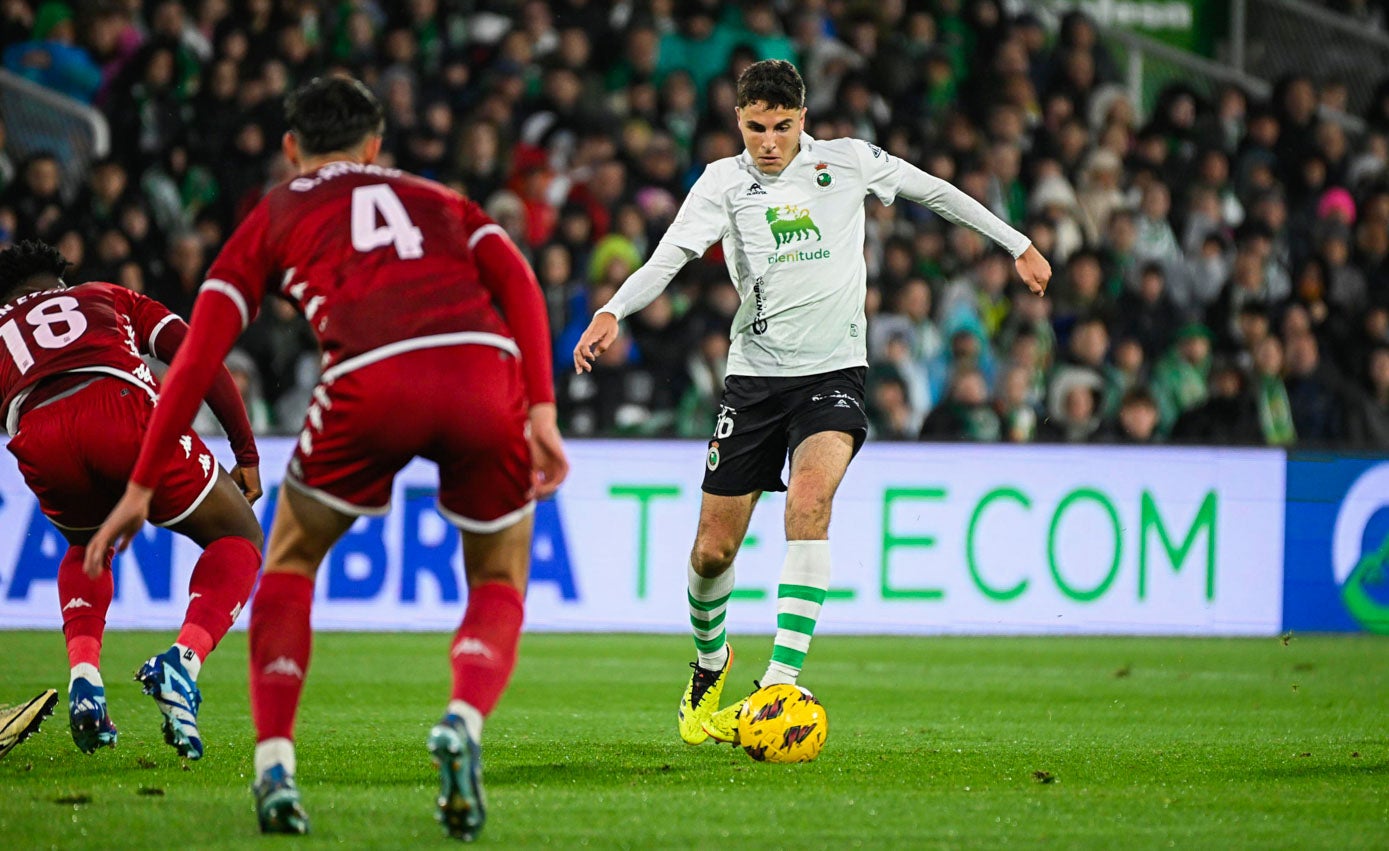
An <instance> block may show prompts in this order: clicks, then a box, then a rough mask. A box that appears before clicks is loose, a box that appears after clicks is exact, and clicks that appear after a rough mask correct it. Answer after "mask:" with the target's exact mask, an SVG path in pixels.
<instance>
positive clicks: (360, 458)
mask: <svg viewBox="0 0 1389 851" xmlns="http://www.w3.org/2000/svg"><path fill="white" fill-rule="evenodd" d="M526 422H527V405H526V400H525V392H524V389H523V387H522V381H521V366H520V363H519V362H518V361H517V359H516V358H515V357H513V356H512V355H511V353H510V352H507V351H505V350H503V349H500V348H496V347H494V346H489V345H479V344H464V345H452V346H439V347H433V348H427V349H416V350H414V351H409V352H404V353H402V354H397V355H392V356H390V357H386V358H384V359H382V360H378V361H375V362H371V363H367V364H366V365H364V366H360V367H358V368H356V369H353V370H351V371H350V372H347V373H345V374H342V375H338V376H336V377H330V378H328V379H327V380H325V381H324V382H322V383H320V384H319V385H318V387H317V389H315V390H314V398H313V402H312V403H311V404H310V406H309V413H308V417H307V418H306V421H305V423H304V430H303V431H302V432H300V435H299V446H298V448H297V449H295V452H294V457H293V458H292V459H290V462H289V474H288V475H287V476H286V479H285V481H286V482H287V483H289V484H290V485H292V486H294V487H295V488H296V489H298V490H299V491H301V492H303V493H305V494H307V495H308V496H310V497H313V498H314V499H317V500H319V501H320V502H322V503H324V504H325V505H328V506H329V507H331V508H334V509H337V510H338V511H341V512H343V513H345V514H385V513H386V512H387V511H388V510H389V508H390V501H391V486H392V484H393V483H394V481H395V474H396V473H397V472H399V471H400V469H401V468H402V467H404V466H405V465H406V464H408V463H409V462H410V460H411V459H412V458H415V457H416V456H418V457H421V458H427V459H429V460H430V461H434V462H435V463H437V464H438V465H439V512H440V513H441V514H443V515H444V517H445V518H447V519H448V520H449V522H451V523H453V524H454V525H455V526H458V527H459V528H460V529H463V530H464V531H467V532H480V533H486V532H495V531H498V530H500V529H505V528H506V527H508V526H510V525H512V524H514V523H516V522H517V521H519V520H521V519H522V518H523V517H524V516H525V515H526V514H528V513H529V512H530V511H531V510H532V509H533V508H534V507H535V503H534V500H533V496H532V493H531V457H530V445H529V444H528V443H527V442H526Z"/></svg>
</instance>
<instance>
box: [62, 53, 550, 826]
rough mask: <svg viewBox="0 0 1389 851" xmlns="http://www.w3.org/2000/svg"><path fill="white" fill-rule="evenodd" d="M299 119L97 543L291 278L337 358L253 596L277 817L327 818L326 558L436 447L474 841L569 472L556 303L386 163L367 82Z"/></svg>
mask: <svg viewBox="0 0 1389 851" xmlns="http://www.w3.org/2000/svg"><path fill="white" fill-rule="evenodd" d="M286 119H287V123H288V126H289V128H290V129H289V132H288V133H286V134H285V137H284V150H285V153H286V155H287V156H288V157H289V159H290V160H291V161H292V162H293V163H295V165H296V167H297V169H298V172H299V176H298V177H297V178H295V179H292V180H290V181H288V182H287V183H284V184H282V185H280V186H278V187H276V188H275V189H273V190H271V191H270V192H269V193H268V194H267V195H266V197H265V198H264V199H262V200H261V202H260V204H259V205H258V206H257V207H256V208H255V209H254V210H253V211H252V212H251V213H250V214H249V216H248V217H247V218H246V220H245V221H243V222H242V223H241V225H240V226H238V227H237V229H236V231H235V232H234V233H233V234H232V235H231V237H230V239H228V241H227V244H226V246H225V247H224V248H223V249H222V252H221V254H220V255H219V256H218V257H217V260H216V261H215V262H214V263H213V264H212V268H211V269H210V270H209V272H208V277H207V280H206V282H205V283H204V284H203V287H202V291H201V292H200V294H199V296H198V299H197V302H196V304H195V306H194V309H193V320H192V329H191V331H190V332H189V344H188V346H187V351H186V353H185V354H184V355H182V356H180V357H179V358H178V360H176V361H175V362H174V365H173V368H172V369H171V370H170V372H169V375H168V377H167V378H166V379H165V382H164V391H163V394H162V395H161V397H160V402H159V408H158V410H157V411H156V413H155V417H154V421H153V423H152V424H151V426H150V429H149V432H148V433H147V435H146V437H145V445H144V447H143V449H142V450H141V453H140V460H139V462H138V463H137V464H136V466H135V471H134V473H133V474H132V475H131V482H130V486H129V488H128V489H127V491H126V495H125V497H123V498H122V500H121V502H120V504H119V505H118V506H117V507H116V509H115V511H114V512H113V513H112V515H111V517H110V518H109V519H108V520H107V522H106V524H105V525H104V526H103V527H102V529H101V531H100V532H99V533H98V535H97V538H96V543H98V544H100V545H102V546H105V545H108V544H113V543H114V544H116V545H118V546H121V547H123V546H124V545H125V544H126V543H127V542H128V541H129V539H130V535H131V534H132V533H133V530H134V529H135V528H136V527H137V526H138V524H139V522H140V521H141V520H142V519H143V517H144V515H145V512H146V510H147V507H148V505H149V499H150V493H151V492H152V489H153V488H154V487H155V486H156V485H157V484H158V482H159V478H160V477H159V470H158V468H157V466H156V464H155V463H154V462H155V459H157V458H160V457H163V456H165V455H167V453H168V452H169V450H170V447H171V446H173V442H174V441H175V440H176V438H177V435H178V434H179V433H180V431H181V430H182V429H183V428H185V427H186V425H187V423H188V422H189V421H190V420H191V419H192V417H193V413H194V410H195V408H196V407H197V405H196V401H197V399H198V397H199V395H200V393H201V392H202V390H203V388H204V387H206V386H207V385H208V382H209V381H210V380H211V377H212V374H213V372H214V371H215V369H216V366H217V364H219V363H220V362H221V360H222V358H223V357H224V355H225V354H226V352H227V350H228V349H229V348H230V347H231V345H232V343H233V341H234V340H235V339H236V337H237V336H238V335H239V334H240V333H241V331H242V330H243V329H244V328H245V327H246V325H247V324H248V323H249V322H250V321H251V319H252V318H253V317H254V315H255V312H256V310H257V308H258V307H259V306H260V303H261V299H262V298H263V297H264V295H265V293H266V291H267V287H268V286H272V285H273V286H275V287H277V288H278V290H279V291H280V292H281V293H283V294H284V295H286V296H287V297H289V298H290V299H292V300H293V301H294V302H295V303H297V304H298V305H299V306H300V308H301V309H302V310H303V312H304V316H305V317H307V319H308V321H309V323H310V325H311V326H312V327H313V330H314V333H315V334H316V335H317V337H318V340H319V345H320V348H321V349H322V354H323V358H322V360H323V374H322V379H321V382H320V384H319V386H318V387H317V389H315V391H314V394H313V403H312V404H311V406H310V408H309V412H308V416H307V417H306V421H305V424H304V428H303V431H302V433H301V434H300V436H299V446H298V447H297V449H296V451H295V454H294V457H293V459H292V460H291V461H290V465H289V470H288V473H287V475H286V478H285V482H286V485H287V486H286V487H285V488H284V490H283V491H282V493H281V500H280V503H279V507H278V509H277V511H276V514H275V521H274V525H273V526H272V527H271V531H270V545H269V548H268V551H267V556H266V564H265V574H264V577H263V578H262V579H261V583H260V587H259V589H258V590H257V591H256V595H255V602H254V604H253V605H252V607H251V635H250V642H251V672H250V673H251V711H252V715H253V717H254V721H255V726H256V739H257V745H256V757H255V771H256V778H257V779H256V783H255V793H256V809H257V815H258V817H259V819H260V826H261V830H262V831H265V832H274V833H303V832H306V831H307V830H308V821H307V818H306V816H305V814H304V811H303V808H302V806H301V804H300V800H299V793H298V790H297V788H296V787H295V785H294V782H293V777H294V773H295V758H294V746H293V744H292V739H293V728H294V716H295V711H296V709H297V707H298V704H299V696H300V692H301V690H302V688H303V684H304V674H305V672H306V671H307V669H308V665H309V643H310V629H309V609H310V606H311V604H312V601H313V584H314V576H315V575H316V572H317V570H318V566H319V563H320V562H321V561H322V559H323V557H324V556H325V555H326V554H327V552H328V550H329V548H330V547H331V546H332V545H333V543H334V542H335V541H336V540H337V539H338V537H339V536H340V535H342V533H343V532H345V531H347V529H348V527H350V526H351V525H352V523H353V522H354V521H355V520H356V519H357V518H358V517H359V516H361V515H364V514H382V513H384V512H385V511H387V509H388V508H389V502H390V495H391V485H392V481H393V479H394V476H395V473H396V472H397V471H398V470H400V468H401V467H403V466H404V465H405V464H406V463H407V462H409V461H410V459H411V458H413V457H415V456H421V457H424V458H428V459H431V460H433V461H436V462H438V464H439V510H440V512H441V513H442V514H443V515H444V517H446V518H447V519H448V520H449V521H450V522H452V523H453V524H454V525H456V526H457V527H458V528H459V529H460V530H461V531H462V533H463V562H464V569H465V572H466V574H467V581H468V603H467V609H466V611H465V612H464V615H463V622H462V625H461V626H460V627H459V629H458V632H457V634H456V635H455V636H454V640H453V644H452V645H451V652H450V660H451V664H452V668H453V690H452V694H451V700H450V701H449V703H448V708H447V710H446V712H445V714H444V718H443V720H442V721H441V722H440V723H439V724H438V725H437V726H436V727H434V729H433V730H432V731H431V732H430V735H429V740H428V746H429V749H430V751H431V752H432V754H433V756H434V758H435V760H436V761H437V762H438V763H439V766H440V770H439V774H440V786H441V789H440V795H439V800H438V804H439V813H438V816H439V819H440V821H442V822H443V823H444V825H445V827H446V828H447V830H448V832H449V834H450V835H452V836H456V837H459V838H462V839H471V838H473V837H474V836H476V835H477V833H478V832H479V831H480V830H481V829H482V826H483V820H484V817H485V813H484V806H485V802H484V798H483V794H482V787H481V780H482V775H481V751H480V748H479V741H480V738H479V737H480V735H481V732H482V723H483V719H484V718H485V717H486V716H487V715H488V713H489V712H491V710H492V708H493V707H494V706H495V705H496V703H497V700H498V699H499V698H500V697H501V693H502V691H503V690H504V689H505V687H506V683H507V680H508V679H509V678H510V676H511V671H512V668H513V667H514V665H515V661H516V646H517V642H518V641H519V638H520V631H521V619H522V600H523V595H524V592H525V585H526V579H527V577H528V574H529V570H530V547H531V527H532V522H533V514H534V511H533V509H534V505H535V502H534V500H535V498H536V497H543V496H548V495H549V494H551V493H553V492H554V490H555V489H556V488H557V487H558V486H559V484H560V482H561V481H562V480H563V478H564V476H565V474H566V473H567V471H568V463H567V461H566V460H565V457H564V450H563V446H562V444H561V442H560V437H559V430H558V428H557V427H556V425H555V406H554V388H553V382H552V377H551V367H550V355H549V347H550V335H549V329H548V327H547V325H548V323H547V321H546V314H545V306H544V302H543V300H542V296H541V293H540V288H539V285H538V284H537V282H536V280H535V275H534V273H533V272H532V271H531V270H530V267H529V266H528V265H527V264H526V262H525V260H524V259H522V257H521V255H520V253H519V252H518V251H517V250H516V247H515V246H514V245H513V244H512V243H511V241H510V240H509V239H508V238H507V236H506V233H505V232H504V231H503V230H502V229H501V228H500V227H499V226H498V225H496V224H494V223H493V222H492V221H491V220H490V219H488V218H487V216H486V215H485V214H484V213H483V212H482V211H481V210H480V209H479V208H478V207H477V205H476V204H474V203H472V202H471V201H468V200H466V199H464V198H463V197H461V196H459V195H458V194H456V193H454V192H451V191H449V190H448V189H446V188H444V187H443V186H440V185H439V184H437V183H434V182H432V181H428V180H424V179H421V178H417V177H413V176H410V175H407V174H403V173H402V172H400V171H397V170H395V169H389V168H381V167H378V166H376V165H373V164H372V163H373V162H374V161H375V159H376V157H377V154H378V153H379V152H380V149H381V134H382V131H383V118H382V111H381V106H380V104H379V103H377V101H376V99H375V97H373V96H372V94H371V93H370V91H368V90H367V88H366V87H365V86H363V85H362V84H361V83H359V82H357V81H355V80H350V79H346V78H339V77H331V78H319V79H316V80H313V81H311V82H310V83H308V84H306V85H305V86H304V87H302V88H300V89H299V90H297V91H296V92H294V93H293V94H291V95H290V97H289V98H288V100H287V102H286ZM494 303H495V305H496V307H494V306H493V305H494ZM497 308H500V314H499V313H498V310H497ZM88 562H89V564H93V563H94V560H93V559H91V558H89V559H88Z"/></svg>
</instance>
